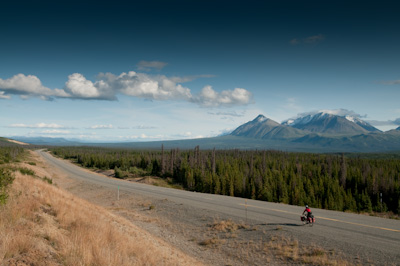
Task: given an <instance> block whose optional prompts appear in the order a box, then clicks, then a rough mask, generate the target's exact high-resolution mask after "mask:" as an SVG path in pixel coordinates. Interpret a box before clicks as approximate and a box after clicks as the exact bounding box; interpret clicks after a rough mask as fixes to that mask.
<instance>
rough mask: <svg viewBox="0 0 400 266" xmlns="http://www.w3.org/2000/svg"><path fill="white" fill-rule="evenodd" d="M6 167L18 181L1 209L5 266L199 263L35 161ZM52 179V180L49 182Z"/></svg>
mask: <svg viewBox="0 0 400 266" xmlns="http://www.w3.org/2000/svg"><path fill="white" fill-rule="evenodd" d="M1 167H3V168H5V167H6V168H8V169H10V170H11V171H13V172H14V173H13V174H14V176H15V180H14V182H13V184H12V186H11V188H10V189H9V191H8V194H9V197H8V199H7V203H6V204H3V205H1V206H0V212H1V216H0V265H14V264H16V265H17V264H18V265H20V264H21V265H25V264H26V265H196V264H199V263H197V262H196V261H195V260H193V259H192V258H190V257H187V256H186V255H184V254H183V253H181V252H180V251H177V250H174V249H173V248H171V247H170V246H168V245H167V244H165V243H164V242H162V241H160V240H158V239H156V238H154V237H152V236H150V235H149V234H148V233H146V232H143V231H142V230H140V229H138V228H136V227H135V226H133V225H132V224H131V223H129V222H128V221H126V220H125V219H123V218H121V217H118V216H115V215H113V214H111V213H109V212H108V211H107V210H105V209H103V208H101V207H98V206H95V205H93V204H90V203H88V202H87V201H84V200H82V199H79V198H76V197H74V196H73V195H72V194H70V193H68V192H66V191H63V190H61V189H59V188H57V187H55V186H54V185H51V184H49V183H51V180H52V179H51V178H48V177H46V176H38V175H36V173H35V171H34V169H35V163H30V164H22V163H18V165H17V164H15V163H14V164H13V165H5V164H2V165H1ZM44 181H47V182H44Z"/></svg>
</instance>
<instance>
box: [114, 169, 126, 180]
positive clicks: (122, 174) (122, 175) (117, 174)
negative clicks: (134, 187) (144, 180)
mask: <svg viewBox="0 0 400 266" xmlns="http://www.w3.org/2000/svg"><path fill="white" fill-rule="evenodd" d="M114 173H115V177H116V178H120V179H125V178H127V177H128V172H126V171H122V170H121V169H119V168H118V167H115V168H114Z"/></svg>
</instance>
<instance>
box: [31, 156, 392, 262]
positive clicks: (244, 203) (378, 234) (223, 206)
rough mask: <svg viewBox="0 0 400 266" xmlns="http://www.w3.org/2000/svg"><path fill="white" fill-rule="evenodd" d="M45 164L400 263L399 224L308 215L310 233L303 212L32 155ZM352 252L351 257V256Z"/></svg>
mask: <svg viewBox="0 0 400 266" xmlns="http://www.w3.org/2000/svg"><path fill="white" fill-rule="evenodd" d="M36 152H37V153H38V154H39V155H40V156H41V157H43V158H44V159H45V160H46V161H47V162H48V163H49V164H51V165H53V166H55V167H58V168H59V169H61V170H62V171H63V172H64V173H66V174H67V175H68V176H69V177H71V178H74V179H78V180H81V181H86V182H91V183H94V184H97V185H101V186H104V187H108V188H111V189H115V190H117V188H118V187H119V189H120V191H122V192H133V193H136V194H141V195H143V196H151V197H154V198H159V199H168V200H170V201H173V202H176V203H178V204H185V205H188V206H190V207H192V208H201V209H203V210H204V209H205V210H210V211H215V212H219V213H221V214H226V215H231V216H236V217H238V218H241V219H243V220H249V221H252V222H255V223H260V224H265V225H280V226H285V229H287V230H288V231H290V232H291V233H292V234H293V235H294V236H295V237H296V238H298V239H302V238H306V239H312V240H313V242H314V243H321V245H322V244H323V245H324V246H329V245H330V244H331V245H332V246H333V247H334V248H339V249H340V250H342V251H344V252H345V253H346V250H347V251H349V253H351V254H358V256H367V257H368V258H370V259H371V260H372V261H373V262H374V264H378V265H392V264H394V265H398V263H400V221H399V220H392V219H383V218H378V217H370V216H365V215H357V214H350V213H343V212H335V211H327V210H321V209H312V210H313V213H314V214H315V217H316V225H315V226H313V227H309V226H301V222H300V214H301V213H302V212H303V209H304V208H303V207H298V206H290V205H285V204H278V203H270V202H263V201H257V200H249V199H247V200H246V199H242V198H233V197H228V196H221V195H212V194H203V193H196V192H189V191H182V190H175V189H169V188H163V187H157V186H149V185H145V184H140V183H132V182H127V181H124V180H118V179H112V178H107V177H104V176H101V175H98V174H95V173H90V172H87V171H84V170H82V169H81V168H80V167H78V166H76V165H73V164H71V163H69V162H66V161H64V160H60V159H57V158H55V157H53V156H51V155H50V154H49V153H47V152H44V151H36ZM350 251H351V252H350Z"/></svg>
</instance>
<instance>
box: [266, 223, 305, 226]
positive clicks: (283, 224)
mask: <svg viewBox="0 0 400 266" xmlns="http://www.w3.org/2000/svg"><path fill="white" fill-rule="evenodd" d="M260 225H272V226H275V225H280V226H303V224H288V223H269V224H260Z"/></svg>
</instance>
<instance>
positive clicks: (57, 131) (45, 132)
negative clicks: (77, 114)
mask: <svg viewBox="0 0 400 266" xmlns="http://www.w3.org/2000/svg"><path fill="white" fill-rule="evenodd" d="M41 133H42V134H70V133H71V131H69V130H58V129H48V130H43V131H42V132H41Z"/></svg>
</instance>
